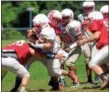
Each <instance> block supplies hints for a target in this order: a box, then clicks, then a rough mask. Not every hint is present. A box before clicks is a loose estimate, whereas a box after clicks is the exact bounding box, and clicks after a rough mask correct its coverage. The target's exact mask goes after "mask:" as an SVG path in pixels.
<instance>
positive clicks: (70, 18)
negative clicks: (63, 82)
mask: <svg viewBox="0 0 109 92" xmlns="http://www.w3.org/2000/svg"><path fill="white" fill-rule="evenodd" d="M62 18H63V20H62V21H63V22H62V23H63V40H64V43H65V50H66V51H68V52H69V53H70V54H69V57H68V59H67V61H66V65H67V66H68V68H69V70H70V71H71V73H72V76H73V78H74V80H73V81H74V85H73V86H77V85H78V84H79V80H78V77H77V75H76V68H75V67H74V66H73V64H74V63H75V62H76V61H77V59H78V58H79V56H80V55H81V48H86V49H87V50H85V49H84V50H85V52H84V55H85V56H86V60H87V63H88V62H89V58H90V50H89V47H88V45H87V44H85V45H84V46H82V47H81V48H80V47H77V48H75V49H72V48H73V45H74V44H75V42H76V41H77V40H80V39H83V37H84V36H83V34H82V31H81V23H80V22H79V21H77V20H74V13H73V11H72V10H71V9H68V8H66V9H64V10H62Z"/></svg>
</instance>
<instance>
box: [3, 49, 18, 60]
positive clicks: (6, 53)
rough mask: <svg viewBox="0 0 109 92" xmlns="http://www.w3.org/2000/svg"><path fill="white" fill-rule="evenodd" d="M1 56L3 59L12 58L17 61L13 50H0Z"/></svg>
mask: <svg viewBox="0 0 109 92" xmlns="http://www.w3.org/2000/svg"><path fill="white" fill-rule="evenodd" d="M1 56H2V57H5V58H7V57H12V58H15V59H18V56H17V54H16V51H14V50H2V54H1Z"/></svg>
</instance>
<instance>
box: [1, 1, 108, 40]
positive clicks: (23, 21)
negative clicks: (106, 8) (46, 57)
mask: <svg viewBox="0 0 109 92" xmlns="http://www.w3.org/2000/svg"><path fill="white" fill-rule="evenodd" d="M107 3H109V1H95V4H96V10H98V11H99V10H100V8H101V7H102V6H103V5H105V4H107ZM82 4H83V1H31V2H30V1H2V5H1V7H2V8H1V9H2V12H1V13H2V26H3V27H7V28H8V27H29V22H30V21H29V11H28V10H27V8H29V7H32V8H34V10H33V11H32V15H33V16H32V17H34V16H35V15H37V14H39V13H44V14H47V13H48V12H49V11H50V10H53V9H57V10H59V11H62V10H63V9H65V8H70V9H72V10H73V12H74V18H75V19H77V17H78V15H79V14H80V13H82V12H83V10H82ZM31 22H32V21H31ZM10 34H11V33H10ZM22 34H23V35H25V34H24V33H23V32H22ZM9 38H11V37H9Z"/></svg>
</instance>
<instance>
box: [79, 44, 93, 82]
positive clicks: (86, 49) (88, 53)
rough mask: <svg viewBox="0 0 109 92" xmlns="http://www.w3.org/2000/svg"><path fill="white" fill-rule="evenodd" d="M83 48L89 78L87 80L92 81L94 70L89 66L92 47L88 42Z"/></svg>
mask: <svg viewBox="0 0 109 92" xmlns="http://www.w3.org/2000/svg"><path fill="white" fill-rule="evenodd" d="M81 48H82V52H83V54H84V57H85V65H86V74H87V79H88V80H87V82H88V83H92V75H91V73H92V71H91V69H90V68H89V66H88V63H89V62H90V59H91V49H90V47H89V45H88V44H85V45H83V46H81Z"/></svg>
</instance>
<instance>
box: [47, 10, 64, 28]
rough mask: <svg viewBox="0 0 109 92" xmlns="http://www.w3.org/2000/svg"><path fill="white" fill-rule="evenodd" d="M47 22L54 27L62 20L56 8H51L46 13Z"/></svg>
mask: <svg viewBox="0 0 109 92" xmlns="http://www.w3.org/2000/svg"><path fill="white" fill-rule="evenodd" d="M48 18H49V23H50V25H51V26H52V27H53V28H54V27H56V28H57V27H59V25H60V24H61V21H62V15H61V13H60V12H59V11H58V10H52V11H50V12H49V13H48Z"/></svg>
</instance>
